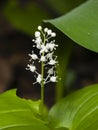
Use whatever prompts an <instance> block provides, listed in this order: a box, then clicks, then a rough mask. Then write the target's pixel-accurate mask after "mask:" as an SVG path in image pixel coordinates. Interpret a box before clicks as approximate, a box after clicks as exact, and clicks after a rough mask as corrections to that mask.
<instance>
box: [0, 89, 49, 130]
mask: <svg viewBox="0 0 98 130" xmlns="http://www.w3.org/2000/svg"><path fill="white" fill-rule="evenodd" d="M15 93H16V90H10V91H7V92H5V93H4V94H1V95H0V130H27V129H28V130H50V129H49V128H48V127H47V126H46V122H44V121H42V120H41V119H40V118H39V116H40V112H39V105H40V101H31V100H25V99H21V98H19V97H17V96H16V94H15Z"/></svg>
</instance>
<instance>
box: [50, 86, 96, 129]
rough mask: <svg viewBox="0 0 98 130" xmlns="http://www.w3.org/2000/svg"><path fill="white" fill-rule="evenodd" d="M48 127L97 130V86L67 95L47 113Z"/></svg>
mask: <svg viewBox="0 0 98 130" xmlns="http://www.w3.org/2000/svg"><path fill="white" fill-rule="evenodd" d="M49 120H50V125H51V126H52V127H54V128H58V129H59V128H66V129H69V130H97V129H98V84H96V85H91V86H89V87H85V88H83V89H81V90H78V91H77V92H74V93H72V94H71V95H68V96H67V97H66V98H64V99H62V100H61V101H60V102H59V103H57V104H56V105H55V106H54V107H53V108H52V109H51V110H50V112H49Z"/></svg>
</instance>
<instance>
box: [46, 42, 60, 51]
mask: <svg viewBox="0 0 98 130" xmlns="http://www.w3.org/2000/svg"><path fill="white" fill-rule="evenodd" d="M57 46H58V45H56V44H55V43H47V44H46V48H47V49H50V51H53V49H56V48H55V47H57Z"/></svg>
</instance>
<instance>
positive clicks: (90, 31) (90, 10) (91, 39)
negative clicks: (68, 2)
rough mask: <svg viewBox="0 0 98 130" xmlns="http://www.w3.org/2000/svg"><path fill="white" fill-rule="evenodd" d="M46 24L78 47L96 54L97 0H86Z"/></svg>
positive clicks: (97, 50) (97, 49)
mask: <svg viewBox="0 0 98 130" xmlns="http://www.w3.org/2000/svg"><path fill="white" fill-rule="evenodd" d="M47 22H50V23H51V24H53V25H54V26H55V27H57V28H58V29H59V30H60V31H62V32H63V33H64V34H65V35H67V36H68V37H70V38H71V39H72V40H73V41H75V42H76V43H78V44H79V45H81V46H83V47H85V48H88V49H90V50H92V51H95V52H98V0H88V1H87V2H85V3H84V4H81V5H80V6H79V7H77V8H75V9H73V10H72V11H70V12H69V13H67V14H65V15H63V16H61V17H59V18H56V19H53V20H48V21H47Z"/></svg>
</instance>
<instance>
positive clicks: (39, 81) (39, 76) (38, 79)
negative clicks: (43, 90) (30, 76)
mask: <svg viewBox="0 0 98 130" xmlns="http://www.w3.org/2000/svg"><path fill="white" fill-rule="evenodd" d="M41 81H42V76H41V74H38V76H37V78H36V82H38V83H39V84H40V83H41Z"/></svg>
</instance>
